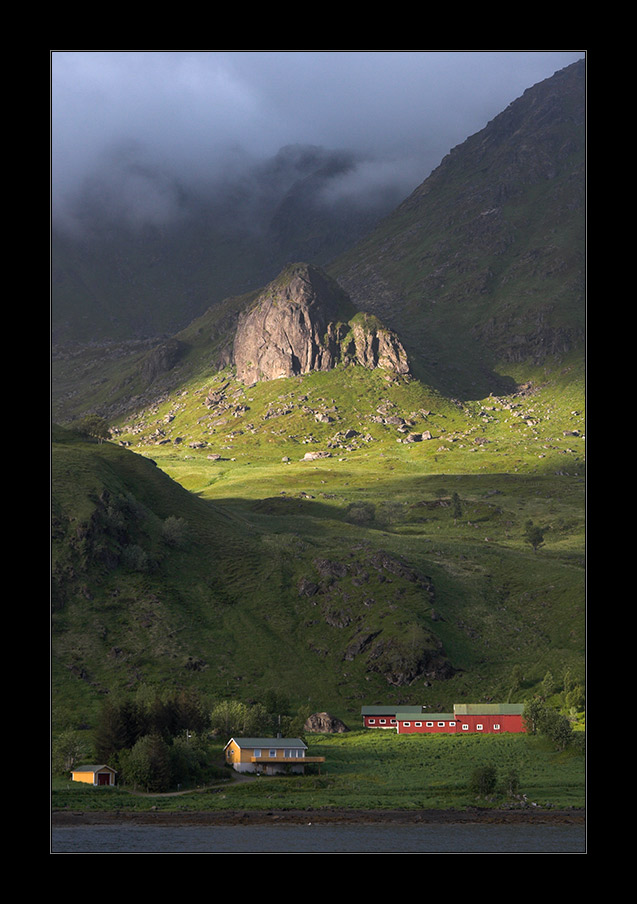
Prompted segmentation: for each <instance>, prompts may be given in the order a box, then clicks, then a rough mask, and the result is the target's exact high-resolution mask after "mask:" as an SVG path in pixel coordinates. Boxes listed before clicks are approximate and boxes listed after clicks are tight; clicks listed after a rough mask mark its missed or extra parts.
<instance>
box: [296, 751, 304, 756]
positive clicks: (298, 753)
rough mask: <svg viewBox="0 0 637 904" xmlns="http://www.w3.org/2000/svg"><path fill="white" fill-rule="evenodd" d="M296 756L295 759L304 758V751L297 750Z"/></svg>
mask: <svg viewBox="0 0 637 904" xmlns="http://www.w3.org/2000/svg"><path fill="white" fill-rule="evenodd" d="M296 755H297V757H302V756H305V751H304V750H297V751H296Z"/></svg>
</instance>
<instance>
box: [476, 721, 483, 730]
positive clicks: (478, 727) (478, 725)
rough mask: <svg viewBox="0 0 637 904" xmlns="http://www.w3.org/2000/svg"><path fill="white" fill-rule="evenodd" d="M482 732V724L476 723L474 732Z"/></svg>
mask: <svg viewBox="0 0 637 904" xmlns="http://www.w3.org/2000/svg"><path fill="white" fill-rule="evenodd" d="M483 730H484V725H483V724H482V722H478V724H477V725H476V731H483Z"/></svg>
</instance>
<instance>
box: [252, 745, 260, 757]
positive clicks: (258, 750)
mask: <svg viewBox="0 0 637 904" xmlns="http://www.w3.org/2000/svg"><path fill="white" fill-rule="evenodd" d="M252 756H261V751H260V749H259V748H258V747H257V748H255V750H254V752H253V754H252Z"/></svg>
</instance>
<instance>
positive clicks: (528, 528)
mask: <svg viewBox="0 0 637 904" xmlns="http://www.w3.org/2000/svg"><path fill="white" fill-rule="evenodd" d="M524 539H525V540H526V542H527V543H530V544H531V546H532V547H533V552H537V550H538V549H539V548H540V547H541V546H544V531H543V530H542V528H541V527H538V525H537V524H533V522H532V521H527V523H526V525H525V527H524Z"/></svg>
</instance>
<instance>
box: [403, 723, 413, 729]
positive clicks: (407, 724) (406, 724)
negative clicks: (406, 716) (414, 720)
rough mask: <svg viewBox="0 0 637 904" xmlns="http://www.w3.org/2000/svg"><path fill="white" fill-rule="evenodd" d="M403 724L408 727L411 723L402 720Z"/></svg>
mask: <svg viewBox="0 0 637 904" xmlns="http://www.w3.org/2000/svg"><path fill="white" fill-rule="evenodd" d="M403 725H404V726H405V728H409V726H410V725H411V722H403Z"/></svg>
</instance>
